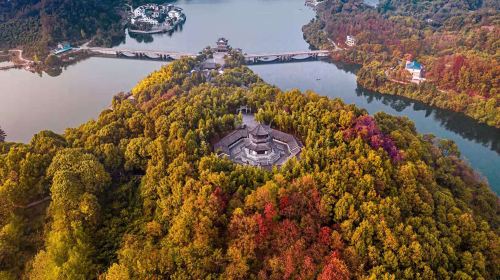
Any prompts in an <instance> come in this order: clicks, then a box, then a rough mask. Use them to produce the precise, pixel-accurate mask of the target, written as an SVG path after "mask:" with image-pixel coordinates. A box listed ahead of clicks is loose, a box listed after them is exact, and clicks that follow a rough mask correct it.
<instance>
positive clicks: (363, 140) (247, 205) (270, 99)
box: [0, 59, 500, 280]
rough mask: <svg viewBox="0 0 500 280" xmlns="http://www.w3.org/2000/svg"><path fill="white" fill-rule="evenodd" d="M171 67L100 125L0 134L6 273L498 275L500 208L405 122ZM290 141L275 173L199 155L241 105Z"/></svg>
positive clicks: (243, 79) (0, 265)
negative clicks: (293, 152)
mask: <svg viewBox="0 0 500 280" xmlns="http://www.w3.org/2000/svg"><path fill="white" fill-rule="evenodd" d="M196 63H197V62H196V61H195V60H193V59H183V60H180V61H176V62H173V63H171V64H169V65H168V66H165V67H163V68H162V69H161V70H159V71H156V72H154V73H152V74H150V75H149V76H148V77H147V78H146V79H144V80H143V81H141V82H140V83H139V84H138V85H137V86H136V87H135V88H134V89H133V90H132V94H133V96H134V99H131V98H127V95H125V94H119V95H117V96H116V97H115V98H114V99H113V106H112V108H111V109H107V110H105V111H103V112H102V113H101V114H100V116H99V117H98V118H97V119H96V120H92V121H89V122H87V123H85V124H82V125H81V126H80V127H77V128H71V129H67V130H66V131H65V133H64V134H63V135H58V134H55V133H53V132H50V131H42V132H40V133H38V134H36V135H35V136H34V137H33V139H32V140H31V142H30V143H28V144H19V143H0V201H1V202H0V278H1V279H108V280H111V279H495V278H498V277H499V276H500V243H499V242H500V238H499V225H500V216H499V210H500V208H499V206H500V204H499V200H498V197H497V196H496V195H495V194H493V193H492V191H491V190H490V189H489V186H488V184H487V183H485V182H484V181H483V180H482V179H481V178H480V177H479V176H478V175H477V174H475V173H474V171H473V170H472V169H471V168H470V167H469V166H468V165H467V164H466V163H465V162H463V161H462V160H461V159H460V152H459V151H458V149H457V147H456V145H455V144H454V143H453V142H451V141H447V140H441V139H437V138H436V137H434V136H432V135H420V134H418V133H417V132H416V130H415V126H414V124H413V123H412V122H411V121H410V120H408V119H407V118H403V117H393V116H390V115H387V114H385V113H378V114H376V115H374V116H370V115H368V114H367V113H366V111H365V110H362V109H358V108H356V107H355V106H353V105H346V104H344V103H343V102H342V101H341V100H339V99H329V98H327V97H321V96H319V95H318V94H315V93H313V92H305V93H301V92H299V91H297V90H292V91H288V92H283V91H281V90H279V89H278V88H276V87H273V86H270V85H268V84H266V83H264V82H263V81H262V80H261V79H260V78H259V77H258V76H256V75H255V74H254V73H253V72H251V70H249V69H248V68H246V67H234V68H232V69H226V70H225V72H224V73H223V74H221V75H217V74H215V73H216V72H214V77H213V78H212V79H210V80H209V81H207V80H206V78H205V76H204V75H202V74H201V73H200V72H197V71H192V70H193V69H195V65H196ZM241 105H248V106H251V107H252V108H253V109H254V110H256V112H257V113H256V115H255V117H256V119H257V120H258V121H260V122H263V123H268V124H269V123H272V125H273V127H275V128H277V129H280V130H282V131H286V132H288V133H291V134H293V135H295V136H296V137H298V138H299V139H300V140H301V141H302V142H303V144H304V149H303V150H302V152H301V154H300V157H299V158H296V159H292V160H289V161H288V162H287V163H286V164H285V165H284V166H282V167H281V168H279V169H278V168H274V169H273V170H271V171H268V170H265V169H261V168H257V167H251V166H243V165H237V164H234V163H233V162H231V161H230V160H228V159H226V158H221V157H218V156H216V155H215V154H214V153H213V151H212V148H211V147H212V143H213V141H215V140H217V139H219V138H220V137H222V136H224V135H226V134H227V133H228V132H229V131H231V130H232V129H233V128H235V127H236V126H238V125H239V124H241V121H242V119H241V115H238V114H236V113H235V112H236V109H237V108H238V107H239V106H241Z"/></svg>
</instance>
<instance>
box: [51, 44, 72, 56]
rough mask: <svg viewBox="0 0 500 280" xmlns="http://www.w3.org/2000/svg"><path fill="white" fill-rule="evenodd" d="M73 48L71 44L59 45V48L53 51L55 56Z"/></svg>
mask: <svg viewBox="0 0 500 280" xmlns="http://www.w3.org/2000/svg"><path fill="white" fill-rule="evenodd" d="M72 49H73V47H72V46H71V44H69V43H59V44H58V45H57V48H56V49H54V50H53V51H52V54H53V55H58V54H62V53H65V52H67V51H70V50H72Z"/></svg>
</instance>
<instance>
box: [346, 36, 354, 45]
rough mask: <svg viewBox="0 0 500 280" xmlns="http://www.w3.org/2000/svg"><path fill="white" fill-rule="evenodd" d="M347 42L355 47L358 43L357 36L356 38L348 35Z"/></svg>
mask: <svg viewBox="0 0 500 280" xmlns="http://www.w3.org/2000/svg"><path fill="white" fill-rule="evenodd" d="M345 44H346V45H348V46H349V47H354V46H355V45H356V38H354V36H351V35H347V38H346V40H345Z"/></svg>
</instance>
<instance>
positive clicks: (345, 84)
mask: <svg viewBox="0 0 500 280" xmlns="http://www.w3.org/2000/svg"><path fill="white" fill-rule="evenodd" d="M375 2H376V1H375ZM303 3H304V1H303V0H189V1H188V0H184V1H177V4H176V5H179V6H181V7H182V8H184V10H185V12H186V15H187V21H186V23H185V24H184V25H183V26H182V28H180V29H179V30H178V31H177V32H175V33H173V34H159V35H154V36H141V37H137V38H132V37H130V36H129V35H127V38H126V40H125V42H123V43H122V44H120V45H119V46H117V47H116V48H127V49H158V50H173V51H187V52H198V51H199V50H200V49H202V48H204V47H205V46H207V45H213V43H214V41H215V40H216V39H217V38H218V37H221V36H224V37H226V38H228V39H229V40H230V44H231V45H233V46H235V47H239V48H242V49H244V51H245V52H255V53H264V52H269V51H293V50H306V49H308V47H309V46H308V44H307V43H306V42H305V41H304V40H303V36H302V32H301V27H302V25H304V24H305V23H307V22H308V21H309V20H310V19H311V18H313V17H314V13H313V11H311V10H310V9H308V8H306V7H305V6H304V5H303ZM161 65H162V63H160V62H147V61H135V60H118V59H102V58H92V59H89V60H86V61H83V62H80V63H78V64H76V65H73V66H70V67H69V68H68V69H67V70H65V71H63V73H62V74H61V75H60V76H57V77H50V76H48V75H43V76H42V77H40V76H38V75H36V74H31V73H29V72H25V71H22V70H11V71H3V72H0V126H1V127H3V128H4V129H5V130H6V131H7V133H8V138H7V139H8V140H9V141H21V142H27V141H29V140H30V139H31V137H32V135H33V134H34V133H36V132H38V131H40V130H43V129H50V130H53V131H56V132H59V133H61V132H63V131H64V128H66V127H73V126H77V125H79V124H81V123H83V122H85V121H87V120H89V119H91V118H96V117H97V116H98V114H99V112H100V111H101V110H102V109H104V108H106V107H108V106H109V104H110V102H111V97H112V96H113V95H114V94H116V93H117V92H120V91H128V90H130V89H131V88H132V87H133V85H134V84H135V83H136V82H137V81H139V80H140V79H142V78H143V77H145V76H147V74H148V73H150V72H151V71H153V70H155V69H158V68H159V67H161ZM251 68H252V69H253V70H254V71H255V72H257V73H258V74H259V75H261V76H262V77H263V78H264V79H265V80H266V81H268V82H269V83H271V84H275V85H277V86H279V87H281V88H283V89H291V88H299V89H302V90H307V89H312V90H314V91H316V92H318V93H320V94H323V95H326V96H329V97H340V98H342V99H344V101H345V102H346V103H354V104H356V105H358V106H360V107H363V108H366V109H367V110H368V112H370V113H376V112H379V111H385V112H388V113H390V114H394V115H401V116H408V117H409V118H410V119H412V120H413V121H414V122H415V125H416V127H417V129H418V131H419V132H421V133H432V134H434V135H436V136H438V137H442V138H449V139H452V140H454V141H455V142H456V143H457V144H458V146H459V147H460V150H461V152H462V155H463V156H464V158H465V159H466V160H468V161H469V162H470V163H471V165H472V166H473V167H474V168H475V169H476V170H478V172H480V173H481V174H482V175H484V176H485V177H486V178H487V179H488V181H489V182H490V185H491V186H492V188H493V189H494V190H495V191H496V192H497V193H500V172H499V171H498V166H500V156H499V152H500V144H499V141H500V130H498V129H493V128H490V127H487V126H483V125H478V124H477V123H476V122H474V121H472V120H470V119H468V118H465V117H463V116H461V115H460V114H455V113H451V112H447V111H444V110H439V109H435V108H432V107H429V106H426V105H424V104H421V103H417V102H412V101H409V100H407V99H405V98H400V97H394V96H382V95H380V94H376V93H373V92H369V91H366V90H363V89H360V88H358V87H357V85H356V78H355V74H354V71H355V69H354V68H352V67H344V66H342V67H340V66H336V65H334V64H331V63H327V62H304V63H291V64H273V65H259V66H252V67H251Z"/></svg>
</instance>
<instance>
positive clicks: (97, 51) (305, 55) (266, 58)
mask: <svg viewBox="0 0 500 280" xmlns="http://www.w3.org/2000/svg"><path fill="white" fill-rule="evenodd" d="M84 50H87V51H89V52H90V53H91V54H92V55H94V56H102V57H114V58H126V59H142V60H158V61H172V60H177V59H180V58H182V57H196V56H197V55H198V54H194V53H187V52H174V51H158V50H130V49H114V48H85V49H84ZM330 53H331V51H328V50H309V51H296V52H273V53H263V54H247V53H245V54H244V57H245V62H246V63H247V64H260V63H284V62H294V61H305V60H316V59H319V58H322V57H328V56H329V55H330Z"/></svg>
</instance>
